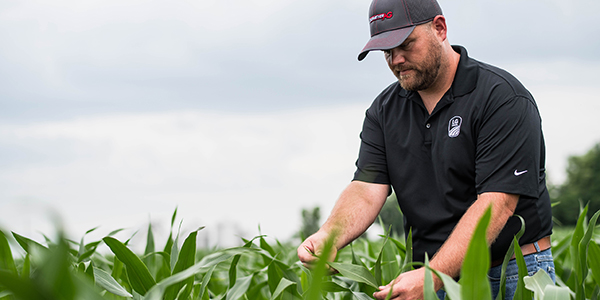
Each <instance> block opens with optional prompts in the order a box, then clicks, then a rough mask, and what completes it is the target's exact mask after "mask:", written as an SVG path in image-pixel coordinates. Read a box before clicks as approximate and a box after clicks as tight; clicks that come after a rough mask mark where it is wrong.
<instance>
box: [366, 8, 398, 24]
mask: <svg viewBox="0 0 600 300" xmlns="http://www.w3.org/2000/svg"><path fill="white" fill-rule="evenodd" d="M393 16H394V14H393V13H392V12H391V11H390V12H388V13H387V14H378V15H374V16H372V17H371V18H369V23H373V22H375V21H377V20H385V19H391V18H392V17H393Z"/></svg>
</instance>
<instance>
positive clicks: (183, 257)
mask: <svg viewBox="0 0 600 300" xmlns="http://www.w3.org/2000/svg"><path fill="white" fill-rule="evenodd" d="M202 228H204V227H202ZM202 228H200V229H198V230H201V229H202ZM198 230H196V231H193V232H192V233H190V234H189V235H188V237H187V238H186V239H185V241H184V242H183V245H182V246H181V251H180V252H179V258H178V259H177V263H176V264H175V268H174V269H173V274H176V273H179V272H181V271H183V270H185V269H187V268H189V267H191V266H192V265H194V263H195V262H196V238H197V236H198ZM193 283H194V277H193V276H191V277H190V278H189V279H188V280H187V286H188V288H189V289H191V287H192V285H193ZM185 284H186V282H178V283H176V284H174V285H173V286H170V287H169V288H167V291H166V295H165V299H167V300H168V299H175V298H176V297H177V294H178V293H179V290H180V289H181V288H182V287H183V286H184V285H185Z"/></svg>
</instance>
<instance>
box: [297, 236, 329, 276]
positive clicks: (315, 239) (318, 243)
mask: <svg viewBox="0 0 600 300" xmlns="http://www.w3.org/2000/svg"><path fill="white" fill-rule="evenodd" d="M328 238H329V235H328V234H326V233H324V232H322V231H318V232H317V233H315V234H313V235H311V236H309V237H308V238H307V239H306V240H305V241H304V242H303V243H302V244H301V245H300V246H299V247H298V258H299V259H300V261H301V262H302V264H303V265H304V266H305V267H307V268H312V267H313V265H316V263H317V260H318V259H319V258H321V255H322V254H323V248H324V247H325V244H326V243H327V239H328ZM336 255H337V248H336V247H335V246H332V249H331V251H330V253H329V257H327V261H333V260H334V259H335V256H336Z"/></svg>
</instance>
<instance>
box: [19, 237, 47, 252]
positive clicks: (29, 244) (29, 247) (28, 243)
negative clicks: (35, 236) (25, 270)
mask: <svg viewBox="0 0 600 300" xmlns="http://www.w3.org/2000/svg"><path fill="white" fill-rule="evenodd" d="M12 235H13V237H14V238H15V240H16V241H17V243H19V245H20V246H21V248H23V250H25V252H27V253H29V254H32V253H31V251H39V252H47V251H48V248H46V247H44V246H42V244H40V243H38V242H36V241H34V240H32V239H29V238H26V237H24V236H22V235H19V234H17V233H14V232H13V233H12ZM34 249H35V250H34Z"/></svg>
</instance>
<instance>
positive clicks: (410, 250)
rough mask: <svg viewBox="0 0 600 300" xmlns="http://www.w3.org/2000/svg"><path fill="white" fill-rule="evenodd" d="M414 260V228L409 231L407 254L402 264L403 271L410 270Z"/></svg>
mask: <svg viewBox="0 0 600 300" xmlns="http://www.w3.org/2000/svg"><path fill="white" fill-rule="evenodd" d="M412 261H413V246H412V228H411V229H410V230H409V231H408V236H407V237H406V255H405V256H404V263H403V264H402V270H401V271H400V272H401V273H404V272H407V271H410V270H411V269H412Z"/></svg>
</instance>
